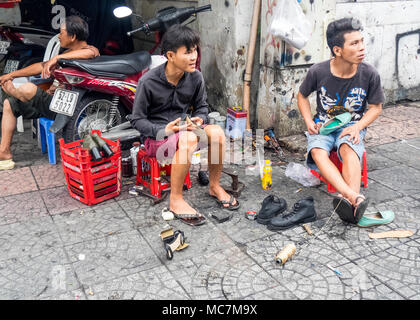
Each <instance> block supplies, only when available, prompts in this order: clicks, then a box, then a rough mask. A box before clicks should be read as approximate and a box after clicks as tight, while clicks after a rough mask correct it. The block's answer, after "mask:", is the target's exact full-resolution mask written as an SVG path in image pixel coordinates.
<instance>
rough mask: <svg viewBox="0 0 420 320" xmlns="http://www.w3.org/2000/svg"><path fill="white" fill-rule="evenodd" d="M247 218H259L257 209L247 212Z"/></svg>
mask: <svg viewBox="0 0 420 320" xmlns="http://www.w3.org/2000/svg"><path fill="white" fill-rule="evenodd" d="M245 218H247V219H248V220H255V219H256V218H257V213H256V212H255V211H247V212H245Z"/></svg>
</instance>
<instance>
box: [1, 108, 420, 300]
mask: <svg viewBox="0 0 420 320" xmlns="http://www.w3.org/2000/svg"><path fill="white" fill-rule="evenodd" d="M31 135H32V134H31V132H30V124H29V122H25V132H24V133H18V134H16V136H15V138H14V145H13V153H14V161H16V168H15V169H14V170H9V171H3V172H0V181H1V182H2V183H1V186H0V252H1V255H0V299H7V300H12V299H13V300H14V299H70V300H86V299H89V300H91V299H139V300H140V299H169V300H178V299H179V300H190V299H192V300H198V299H244V300H254V299H256V300H258V299H276V300H282V299H294V300H295V299H322V300H324V299H338V300H344V299H346V300H348V299H355V300H360V299H420V232H419V226H420V182H419V181H420V161H419V160H420V103H418V102H417V103H416V102H411V103H405V104H399V105H396V106H389V107H387V108H385V109H384V111H383V113H382V115H381V116H380V118H379V119H378V120H377V121H376V122H375V123H374V124H373V125H372V126H371V127H370V128H369V129H368V134H367V138H366V145H367V165H368V183H369V185H368V188H367V189H363V190H362V191H363V192H364V194H366V195H367V196H368V197H369V198H370V199H371V202H370V205H369V208H368V210H367V211H375V210H382V209H386V210H393V211H394V212H395V220H394V222H393V223H391V224H389V225H384V226H379V227H375V228H368V229H361V228H358V227H357V226H353V225H349V224H346V223H343V222H342V221H341V220H340V219H339V218H338V216H336V215H335V214H332V213H331V210H332V197H331V194H329V193H328V192H327V189H326V186H325V184H321V185H319V186H317V187H310V188H309V187H308V188H307V187H303V188H302V190H301V191H300V192H297V193H295V191H296V190H298V189H299V188H301V187H302V186H301V185H300V184H299V183H297V182H295V181H293V180H291V179H289V178H287V177H286V176H285V174H284V172H285V168H286V166H285V165H278V166H276V167H274V169H273V189H272V190H271V191H265V190H262V189H261V186H260V181H259V178H258V176H255V175H254V176H253V175H245V167H244V166H242V167H238V168H237V169H238V170H239V171H240V172H241V175H240V181H243V182H245V184H246V189H245V190H244V191H243V192H242V195H241V197H240V198H239V201H240V202H241V205H242V207H241V208H240V210H239V211H238V212H234V213H233V216H232V219H231V220H229V221H227V222H224V223H221V224H219V223H217V222H216V221H215V220H213V219H212V218H211V217H210V213H211V212H213V211H216V210H221V209H218V208H217V207H216V203H215V201H214V199H212V198H210V197H209V196H208V195H207V188H206V187H202V186H200V185H199V184H198V183H197V174H196V172H192V180H193V181H192V182H193V188H192V189H191V190H189V191H187V192H186V193H185V195H186V199H187V200H188V201H190V203H192V204H193V205H194V206H195V207H196V208H197V209H198V210H200V211H201V212H202V213H204V214H205V215H206V216H207V217H208V223H207V224H206V225H203V226H200V227H190V226H187V225H185V224H183V223H181V222H180V221H176V220H175V221H170V222H169V225H171V226H173V227H174V229H181V230H183V231H184V232H185V235H186V242H187V243H189V245H190V246H189V248H187V249H185V250H183V251H180V252H176V253H175V254H174V259H173V260H171V261H168V260H166V257H165V251H164V249H163V245H162V242H161V240H160V237H159V234H160V231H161V230H162V229H163V227H164V226H165V224H166V222H165V221H163V219H162V218H161V210H162V208H163V207H165V206H167V205H168V202H167V201H165V202H163V203H161V204H158V205H155V206H152V205H151V204H150V201H149V200H148V199H147V198H143V197H134V196H132V195H130V194H128V188H129V187H130V186H132V185H133V184H132V182H133V181H134V178H131V179H124V180H123V191H122V193H121V195H120V196H119V197H117V198H114V199H111V200H108V201H106V202H103V203H100V204H98V205H95V206H92V207H88V206H86V205H84V204H82V203H81V202H79V201H77V200H75V199H73V198H71V197H70V195H69V194H68V191H67V187H66V183H65V179H64V175H63V168H62V165H61V163H59V164H58V165H50V164H49V163H48V156H47V155H46V154H45V155H42V154H41V152H40V150H39V149H38V147H36V141H35V140H32V137H31ZM294 143H297V144H298V145H300V146H302V145H303V146H306V144H305V143H306V140H305V139H304V138H303V140H299V139H295V140H294ZM297 149H299V148H297ZM303 150H304V148H303ZM57 151H58V148H57ZM302 158H303V154H302V152H297V153H290V152H288V153H287V159H288V161H293V162H299V163H302V162H301V160H302ZM223 183H224V184H225V185H228V183H229V179H227V177H223ZM269 194H276V195H278V196H280V197H283V198H285V199H286V201H287V203H288V207H289V209H290V208H291V207H292V206H293V204H294V203H295V202H296V201H297V200H299V199H302V198H304V197H306V196H308V195H311V196H313V197H314V199H315V207H316V211H317V214H318V219H317V221H315V222H313V223H310V224H309V226H310V228H311V229H312V231H313V232H314V233H315V235H316V237H314V236H309V235H308V234H307V233H306V231H305V230H304V229H303V228H302V226H297V227H295V228H292V229H289V230H286V231H282V232H272V231H269V230H267V229H266V227H265V226H263V225H260V224H257V223H256V222H253V221H249V220H247V219H245V217H244V212H245V211H250V210H254V211H258V210H259V209H260V205H261V202H262V200H263V199H264V198H265V197H266V196H267V195H269ZM389 230H411V231H413V232H414V234H413V235H412V236H411V237H408V238H401V239H398V238H387V239H370V238H369V236H368V234H369V233H370V232H382V231H389ZM288 243H294V244H295V245H296V246H297V252H296V254H295V255H294V256H293V258H292V259H291V260H290V261H288V262H287V263H286V264H285V265H284V266H281V265H279V264H276V263H275V261H274V256H275V255H276V253H277V252H278V251H279V250H280V249H281V248H282V247H284V246H285V245H286V244H288ZM328 266H331V267H333V268H335V269H336V270H338V271H339V272H340V273H341V275H339V274H337V273H335V272H333V271H332V270H331V269H330V268H329V267H328Z"/></svg>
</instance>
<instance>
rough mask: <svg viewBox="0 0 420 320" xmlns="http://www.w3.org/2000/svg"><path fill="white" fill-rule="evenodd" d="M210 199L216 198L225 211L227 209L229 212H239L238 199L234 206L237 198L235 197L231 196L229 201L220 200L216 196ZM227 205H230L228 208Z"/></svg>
mask: <svg viewBox="0 0 420 320" xmlns="http://www.w3.org/2000/svg"><path fill="white" fill-rule="evenodd" d="M210 197H212V198H215V199H216V201H217V203H218V204H219V205H220V207H221V208H223V209H227V210H231V211H232V210H238V209H239V207H240V204H239V201H238V199H236V204H235V205H233V202H234V201H235V198H234V197H233V195H230V198H229V200H219V199H217V197H216V196H212V195H210ZM225 204H228V206H227V207H226V206H225Z"/></svg>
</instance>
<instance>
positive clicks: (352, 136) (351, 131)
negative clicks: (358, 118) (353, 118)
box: [339, 123, 360, 144]
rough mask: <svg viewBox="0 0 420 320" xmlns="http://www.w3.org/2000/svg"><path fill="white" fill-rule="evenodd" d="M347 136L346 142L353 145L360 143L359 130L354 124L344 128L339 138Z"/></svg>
mask: <svg viewBox="0 0 420 320" xmlns="http://www.w3.org/2000/svg"><path fill="white" fill-rule="evenodd" d="M347 135H348V136H349V137H348V139H347V140H349V141H351V142H352V143H353V144H359V142H360V128H359V126H358V125H357V123H356V124H354V125H352V126H350V127H347V128H345V129H344V130H343V131H342V132H341V134H340V136H339V138H342V137H344V136H347Z"/></svg>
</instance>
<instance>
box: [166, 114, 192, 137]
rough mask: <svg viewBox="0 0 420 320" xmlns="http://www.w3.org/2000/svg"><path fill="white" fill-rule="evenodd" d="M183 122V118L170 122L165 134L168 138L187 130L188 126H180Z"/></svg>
mask: <svg viewBox="0 0 420 320" xmlns="http://www.w3.org/2000/svg"><path fill="white" fill-rule="evenodd" d="M180 121H181V118H178V119H175V120H174V121H171V122H169V123H168V124H167V125H166V127H165V134H166V135H167V136H169V135H171V134H173V133H176V132H178V131H180V130H186V129H187V127H188V124H184V125H182V126H180V125H178V124H179V122H180Z"/></svg>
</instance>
